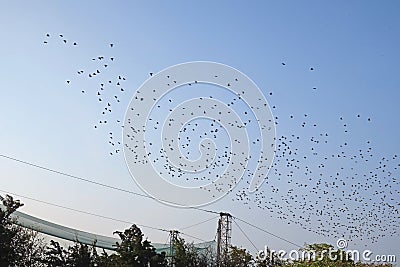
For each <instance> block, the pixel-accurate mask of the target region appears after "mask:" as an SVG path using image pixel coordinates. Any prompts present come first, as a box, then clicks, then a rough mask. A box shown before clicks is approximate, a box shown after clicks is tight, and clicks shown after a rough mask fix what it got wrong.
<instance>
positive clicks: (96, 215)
mask: <svg viewBox="0 0 400 267" xmlns="http://www.w3.org/2000/svg"><path fill="white" fill-rule="evenodd" d="M0 192H3V193H5V194H9V195H14V196H17V197H22V198H26V199H29V200H32V201H36V202H39V203H43V204H46V205H50V206H54V207H57V208H62V209H66V210H70V211H74V212H78V213H82V214H86V215H90V216H94V217H98V218H102V219H108V220H112V221H116V222H122V223H127V224H130V225H132V224H135V225H137V226H140V227H143V228H148V229H153V230H158V231H162V232H168V233H169V232H170V231H169V230H166V229H163V228H158V227H154V226H149V225H144V224H139V223H133V222H129V221H125V220H121V219H116V218H112V217H108V216H104V215H99V214H96V213H93V212H88V211H82V210H78V209H74V208H69V207H66V206H62V205H58V204H54V203H50V202H47V201H43V200H39V199H35V198H31V197H27V196H24V195H20V194H15V193H13V192H9V191H5V190H2V189H0ZM212 219H215V217H214V218H212ZM209 220H210V219H209ZM179 233H181V234H183V235H186V236H189V237H191V238H194V239H197V240H200V241H203V242H208V241H207V240H204V239H201V238H198V237H195V236H192V235H189V234H186V233H182V232H179Z"/></svg>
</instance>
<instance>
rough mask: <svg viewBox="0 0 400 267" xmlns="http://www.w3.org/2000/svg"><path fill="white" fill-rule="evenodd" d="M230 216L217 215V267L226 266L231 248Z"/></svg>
mask: <svg viewBox="0 0 400 267" xmlns="http://www.w3.org/2000/svg"><path fill="white" fill-rule="evenodd" d="M231 234H232V216H231V215H230V214H229V213H224V212H221V213H220V214H219V220H218V229H217V265H218V266H219V267H222V266H226V265H227V262H228V253H229V248H230V246H231Z"/></svg>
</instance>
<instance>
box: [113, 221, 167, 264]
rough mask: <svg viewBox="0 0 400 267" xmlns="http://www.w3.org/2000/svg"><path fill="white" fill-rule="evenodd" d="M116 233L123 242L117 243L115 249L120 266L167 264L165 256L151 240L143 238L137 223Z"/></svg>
mask: <svg viewBox="0 0 400 267" xmlns="http://www.w3.org/2000/svg"><path fill="white" fill-rule="evenodd" d="M115 233H116V234H118V235H119V237H120V238H121V243H117V248H116V250H115V251H116V254H117V256H118V258H117V261H118V264H119V266H121V267H122V266H130V267H147V266H148V265H149V264H150V266H166V260H165V256H163V255H161V254H157V253H156V250H155V248H154V247H153V246H152V245H151V243H150V241H148V240H147V239H146V240H143V233H142V231H141V230H140V228H139V227H137V226H136V225H132V226H131V227H130V228H129V229H126V230H125V231H124V232H118V231H117V232H115Z"/></svg>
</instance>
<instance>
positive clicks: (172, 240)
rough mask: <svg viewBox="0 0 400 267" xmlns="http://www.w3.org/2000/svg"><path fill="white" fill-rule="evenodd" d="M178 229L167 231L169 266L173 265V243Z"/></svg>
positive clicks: (172, 266)
mask: <svg viewBox="0 0 400 267" xmlns="http://www.w3.org/2000/svg"><path fill="white" fill-rule="evenodd" d="M178 234H179V231H177V230H170V231H169V256H170V266H171V267H174V266H175V244H176V241H177V240H178Z"/></svg>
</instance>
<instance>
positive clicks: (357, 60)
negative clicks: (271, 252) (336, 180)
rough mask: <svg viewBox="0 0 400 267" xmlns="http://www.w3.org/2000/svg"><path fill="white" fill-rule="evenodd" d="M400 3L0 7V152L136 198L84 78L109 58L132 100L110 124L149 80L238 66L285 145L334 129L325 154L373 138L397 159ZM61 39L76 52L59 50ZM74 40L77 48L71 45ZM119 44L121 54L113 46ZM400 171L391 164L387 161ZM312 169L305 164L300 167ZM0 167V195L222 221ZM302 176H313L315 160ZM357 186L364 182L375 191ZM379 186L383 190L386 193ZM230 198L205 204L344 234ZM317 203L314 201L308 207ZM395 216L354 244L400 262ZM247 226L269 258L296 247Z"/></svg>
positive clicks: (282, 227)
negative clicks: (179, 67)
mask: <svg viewBox="0 0 400 267" xmlns="http://www.w3.org/2000/svg"><path fill="white" fill-rule="evenodd" d="M399 7H400V6H399V3H398V2H397V1H384V2H382V1H380V2H378V1H375V2H373V1H368V2H366V1H335V2H332V1H279V2H278V1H253V2H246V3H245V2H243V1H219V2H215V1H202V2H197V3H193V2H190V3H189V2H187V1H146V2H145V1H142V2H139V1H135V2H134V1H113V2H106V1H85V2H82V1H64V2H61V1H39V2H35V3H33V2H22V1H12V2H4V1H3V2H1V3H0V25H1V27H0V34H1V36H2V38H1V40H2V42H1V43H0V53H1V61H0V71H1V73H2V75H1V76H2V79H0V88H1V89H0V99H1V105H0V114H2V115H1V129H2V131H0V138H1V140H2V141H1V142H0V154H3V155H8V156H12V157H15V158H18V159H21V160H25V161H29V162H32V163H35V164H39V165H44V166H47V167H50V168H53V169H57V170H60V171H64V172H68V173H70V174H73V175H78V176H82V177H86V178H89V179H92V180H96V181H99V182H102V183H106V184H110V185H113V186H117V187H121V188H125V189H127V190H133V191H137V192H141V191H140V189H139V188H138V187H137V185H136V184H135V183H134V182H133V180H132V179H131V177H130V175H129V172H128V170H127V167H126V165H125V162H124V158H123V155H122V154H118V155H115V156H110V155H109V152H110V151H111V149H112V148H110V145H109V144H108V132H110V131H112V132H113V133H114V135H115V136H121V135H122V132H121V130H120V127H119V126H118V124H116V123H114V124H111V123H109V124H108V125H107V126H106V127H102V128H99V129H94V125H96V124H98V121H99V120H101V119H102V115H101V112H102V109H103V106H102V105H101V104H100V103H99V101H97V98H96V96H95V92H96V91H97V90H98V89H97V88H98V84H99V83H100V82H101V80H100V78H96V79H97V80H96V79H92V80H89V79H86V78H82V77H81V76H80V75H77V71H79V70H81V69H84V70H85V71H86V70H89V69H95V68H97V65H95V64H96V63H95V62H93V61H92V60H91V59H92V58H96V57H98V56H105V57H108V58H109V57H114V58H115V60H114V61H113V62H109V64H110V66H109V68H108V69H107V70H104V72H105V74H104V75H105V76H104V77H106V78H104V79H105V80H106V81H107V79H108V77H112V79H115V77H117V76H118V75H123V76H124V77H126V81H125V83H124V89H125V92H124V93H123V94H120V95H119V98H120V104H118V105H115V108H114V109H113V112H112V114H110V115H109V117H108V118H109V120H110V121H116V120H117V119H122V118H123V116H124V112H125V110H126V107H127V106H128V104H129V102H130V99H131V97H132V96H133V95H134V93H135V90H136V89H137V88H138V87H139V86H140V85H141V84H142V83H143V82H144V81H146V80H147V79H148V78H149V73H150V72H154V73H156V72H159V71H161V70H162V69H164V68H166V67H169V66H171V65H175V64H179V63H183V62H188V61H195V60H208V61H215V62H220V63H223V64H227V65H230V66H232V67H234V68H236V69H238V70H240V71H242V72H243V73H245V74H246V75H248V76H249V77H250V78H251V79H252V80H253V81H254V82H255V83H256V84H257V85H258V87H259V88H260V89H261V90H262V91H263V92H264V94H265V96H266V98H267V100H268V102H269V104H270V106H271V107H272V106H275V107H276V108H273V109H272V112H273V114H274V116H276V117H278V119H277V122H278V124H277V127H276V130H277V135H278V137H279V136H281V135H285V136H287V135H290V134H292V133H293V134H296V135H299V136H301V137H304V138H303V139H304V140H308V139H309V137H310V138H311V137H312V136H314V135H316V134H320V133H329V136H330V138H331V139H330V141H329V145H327V146H325V147H321V148H318V149H317V150H318V152H320V154H321V155H322V154H327V155H330V154H337V153H339V151H340V146H339V145H340V144H342V143H344V142H348V143H349V144H351V145H352V147H351V148H349V149H347V150H346V153H349V154H350V153H353V151H352V150H355V151H356V150H357V147H362V148H364V147H365V146H366V145H365V143H366V141H370V142H371V143H372V144H373V155H374V159H376V160H377V161H379V160H378V159H380V158H382V157H386V158H391V159H392V157H393V155H395V154H396V153H399V149H400V146H399V142H398V139H397V138H398V136H399V135H400V127H399V125H400V119H399V117H398V114H399V111H400V110H399V106H398V99H399V97H400V93H399V90H398V87H399V85H400V80H399V79H400V78H399V76H398V62H399V60H400V53H399V50H398V47H400V39H399V38H400V37H399V36H400V19H399V17H398V11H399ZM47 33H49V34H50V38H48V37H46V34H47ZM59 34H62V35H63V38H59V36H58V35H59ZM64 38H65V39H66V40H67V44H64V43H63V41H62V40H63V39H64ZM44 41H48V43H47V44H44V43H43V42H44ZM73 42H77V44H78V45H77V46H73V45H72V44H73ZM110 43H113V44H114V47H112V48H110V46H109V44H110ZM282 62H284V63H285V65H283V64H282ZM311 67H312V68H314V70H313V71H310V68H311ZM110 79H111V78H110ZM67 80H69V81H70V84H67V83H66V81H67ZM313 87H316V88H317V89H313ZM82 90H84V91H85V93H81V91H82ZM270 92H272V93H273V94H272V96H271V95H270V94H269V93H270ZM110 97H112V96H110ZM304 114H307V115H308V117H307V119H308V121H307V123H308V124H314V123H315V124H316V125H317V126H316V128H312V127H311V128H304V127H301V126H299V125H301V122H302V120H303V118H304ZM290 115H293V116H294V120H291V119H290ZM357 115H360V118H358V117H357ZM340 117H343V118H344V120H345V124H347V125H348V126H349V127H350V128H351V129H350V130H349V132H350V133H351V134H349V135H346V134H345V133H343V121H341V120H340V119H339V118H340ZM368 118H370V121H368ZM308 124H307V125H308ZM346 127H347V126H346ZM296 145H298V147H299V153H300V154H305V153H309V152H310V151H309V150H308V149H309V147H310V143H309V141H307V142H301V143H298V144H296ZM397 163H398V160H395V159H393V160H391V161H390V162H389V163H388V164H391V165H393V166H396V164H397ZM307 164H308V163H307V162H303V167H304V165H307ZM352 164H353V163H352V161H332V162H331V163H330V164H329V170H327V171H326V172H325V173H327V174H328V178H326V177H325V176H324V177H323V179H324V180H322V182H324V181H329V182H331V180H329V174H330V173H332V174H333V173H336V172H337V170H340V167H343V166H344V167H345V168H347V169H349V168H351V167H352V166H353V165H352ZM0 166H1V170H2V171H1V178H0V189H1V190H5V191H10V192H14V193H17V194H21V195H24V196H29V197H32V198H36V199H40V200H43V201H47V202H51V203H56V204H60V205H64V206H68V207H71V208H76V209H81V210H85V211H89V212H93V213H98V214H102V215H105V216H109V217H114V218H119V219H123V220H127V221H132V222H135V223H139V224H144V225H150V226H156V227H161V228H165V229H175V228H177V229H180V228H183V227H185V226H188V225H191V224H195V223H197V222H200V221H201V220H205V219H207V218H212V217H213V215H210V214H207V213H206V214H205V213H202V212H200V211H193V210H187V209H177V208H173V207H169V206H165V205H162V204H160V203H158V202H156V201H152V200H149V199H145V198H140V197H134V196H131V195H129V194H123V193H121V192H115V191H112V190H109V189H105V188H101V187H96V186H94V185H90V184H86V183H83V182H78V181H75V180H71V179H68V178H66V177H63V176H60V175H56V174H53V173H49V172H46V171H43V170H38V169H35V168H32V167H29V166H25V165H21V164H19V163H16V162H12V161H9V160H6V159H0ZM278 166H280V167H279V168H284V166H281V165H278ZM307 166H309V167H310V168H314V169H312V170H315V171H316V172H317V168H318V166H317V164H315V166H312V164H309V165H307ZM374 167H375V165H373V163H371V164H370V163H368V164H366V165H361V166H360V165H357V168H359V169H357V170H358V171H360V173H362V171H368V170H370V169H371V170H373V169H374ZM285 170H286V169H285V168H284V169H283V170H280V171H282V172H284V171H285ZM391 170H393V168H392V169H391ZM353 173H354V172H353ZM398 174H399V172H398V171H397V170H396V171H393V177H394V180H390V179H389V180H388V179H387V178H382V177H380V179H386V180H384V181H386V183H389V185H390V186H392V188H391V189H390V190H392V192H394V194H395V200H394V201H391V202H390V203H394V204H396V205H397V206H396V207H397V209H398V205H399V204H398V203H399V183H398V179H397V177H396V175H397V176H398ZM360 176H361V175H360ZM296 179H302V178H301V177H300V176H299V177H297V178H296ZM327 179H328V180H327ZM342 179H344V178H343V177H342ZM357 179H358V178H357ZM357 179H356V181H355V183H356V182H360V183H364V184H365V183H368V181H365V180H362V178H359V180H357ZM269 181H270V183H269V184H265V185H264V187H263V188H262V189H263V190H264V191H265V195H266V196H267V197H268V198H269V197H272V198H276V199H274V201H278V203H279V205H281V207H282V208H283V209H287V208H288V207H285V206H284V200H283V199H282V195H276V194H275V195H274V194H273V193H271V192H270V191H269V190H270V186H271V185H273V186H276V187H278V188H279V189H280V190H281V191H285V190H286V191H287V190H290V189H291V187H293V188H294V189H295V187H294V186H293V184H287V183H285V184H283V183H280V182H278V181H279V180H277V179H275V176H274V175H272V174H271V177H270V180H269ZM299 181H300V180H299ZM299 181H298V182H299ZM388 181H390V182H388ZM301 182H302V183H305V181H303V180H301ZM374 186H377V187H376V189H377V188H379V184H374V185H373V187H374ZM374 188H375V187H374ZM332 190H334V189H332V188H330V191H332ZM383 190H389V189H387V188H386V189H383ZM396 190H397V191H396ZM299 192H300V191H299ZM302 192H303V191H302ZM303 193H304V192H303ZM386 193H388V192H386V191H385V192H384V194H386ZM231 199H232V197H229V196H228V197H226V198H224V199H222V200H221V201H218V202H216V203H214V204H212V205H210V206H207V207H206V208H208V209H212V210H216V211H229V212H231V213H232V214H234V215H236V216H238V217H240V218H246V219H247V220H248V221H250V222H251V223H254V224H256V225H259V226H261V227H263V228H265V229H267V230H268V231H270V232H273V233H275V234H277V235H279V236H282V237H284V238H286V239H289V240H291V241H293V242H295V243H297V244H303V243H304V242H308V243H310V242H330V243H332V244H335V242H336V240H337V239H338V238H339V237H342V236H339V235H333V234H332V235H329V236H322V235H319V234H316V233H313V232H310V231H308V230H304V229H303V228H302V227H300V226H299V225H293V224H287V220H285V219H281V218H279V215H277V214H276V211H277V210H275V212H272V213H271V212H269V211H267V210H262V209H258V208H257V207H256V205H255V204H251V205H245V204H243V203H242V202H240V201H233V202H232V201H231ZM21 200H22V201H23V202H24V203H25V204H26V206H25V207H24V208H23V209H22V211H24V212H27V213H29V214H31V215H34V216H38V217H40V218H43V219H48V220H50V221H53V222H56V223H60V224H63V225H66V226H70V227H76V228H78V229H81V230H88V231H92V232H95V233H99V234H103V235H111V233H112V232H113V231H114V230H117V229H124V228H126V227H127V226H128V225H126V224H122V223H116V222H113V221H109V220H104V219H99V218H96V217H92V216H88V215H82V214H78V213H75V212H71V211H66V210H64V209H59V208H56V207H52V206H48V205H44V204H41V203H38V202H35V201H31V200H29V199H24V198H21ZM308 201H315V199H314V197H310V199H308ZM322 203H324V202H323V201H322ZM349 203H350V204H349ZM351 203H353V202H346V201H343V202H337V203H336V204H334V207H336V208H338V209H339V208H340V207H342V206H343V205H345V206H348V208H350V209H354V213H357V212H358V214H359V213H360V212H361V211H359V210H358V209H359V207H360V205H361V204H354V206H353V204H351ZM379 203H380V201H379V199H374V198H373V199H372V200H370V201H369V200H367V201H366V202H365V204H362V205H364V206H366V207H373V206H374V204H376V205H378V204H379ZM291 204H294V203H291ZM335 205H336V206H335ZM373 212H376V211H373ZM385 214H386V213H385ZM363 215H365V214H362V215H360V216H361V217H362V216H363ZM393 216H397V217H393ZM393 216H392V217H386V215H385V217H384V218H385V221H383V222H381V223H380V227H382V228H385V227H386V228H389V229H397V233H396V234H395V235H394V236H391V237H390V236H385V237H382V238H379V240H378V242H377V243H374V244H370V241H371V239H368V238H366V239H363V240H354V247H355V248H357V247H360V248H363V247H365V246H368V247H369V248H372V249H375V251H377V252H376V253H381V254H383V253H392V254H393V253H395V254H397V255H400V253H399V250H398V248H395V245H396V244H398V240H399V232H398V228H399V223H400V222H399V217H398V214H397V215H393ZM312 218H314V217H312ZM314 219H315V221H314ZM314 219H312V221H311V224H310V227H312V228H313V229H317V227H318V222H317V221H316V220H317V218H314ZM356 220H357V217H355V218H354V221H356ZM282 222H283V223H282ZM353 223H355V224H356V222H353ZM385 223H387V225H385ZM216 224H217V221H216V220H212V221H210V222H208V223H206V224H204V225H200V226H198V227H193V228H190V229H187V233H188V234H191V235H194V236H197V237H200V238H202V239H205V240H210V239H213V238H214V236H215V231H216ZM328 228H329V227H328ZM243 229H244V230H245V231H246V233H248V235H249V237H250V238H251V239H252V241H253V242H254V243H255V244H256V246H257V247H259V248H260V249H262V248H263V246H264V245H269V246H271V247H274V248H277V249H280V248H283V249H288V248H293V246H292V245H290V244H288V243H285V242H284V241H282V240H279V239H276V238H274V237H271V236H268V235H264V234H262V233H260V232H258V231H257V230H254V229H251V228H248V227H246V226H243ZM363 229H364V228H363ZM143 230H144V232H145V234H146V235H147V236H148V237H149V238H150V240H152V241H154V242H160V243H162V242H164V241H165V240H166V238H167V236H166V235H165V233H163V232H158V231H154V230H151V229H143ZM364 230H365V229H364ZM347 234H348V233H343V235H347ZM188 239H189V240H190V238H188ZM356 239H357V238H356ZM233 242H234V243H235V244H237V245H239V246H244V247H246V248H249V249H250V250H252V249H253V248H252V246H251V244H250V243H249V242H248V241H247V240H246V238H245V237H244V236H243V235H242V234H241V233H240V231H239V230H238V229H236V231H235V229H234V233H233ZM352 242H353V241H352Z"/></svg>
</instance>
